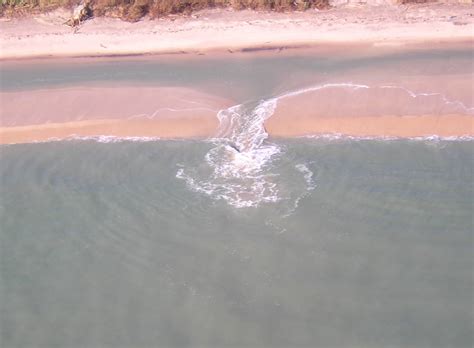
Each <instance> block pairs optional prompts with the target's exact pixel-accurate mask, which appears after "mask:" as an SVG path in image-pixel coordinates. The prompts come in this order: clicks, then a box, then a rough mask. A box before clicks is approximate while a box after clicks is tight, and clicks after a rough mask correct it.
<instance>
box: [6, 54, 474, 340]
mask: <svg viewBox="0 0 474 348" xmlns="http://www.w3.org/2000/svg"><path fill="white" fill-rule="evenodd" d="M426 54H427V53H426ZM426 54H425V56H423V57H422V58H420V57H419V55H406V56H395V57H393V56H392V57H385V58H384V60H383V63H380V64H381V65H382V67H381V68H380V70H379V72H378V73H377V74H381V75H380V76H381V77H383V78H387V76H389V75H390V74H392V75H393V74H394V73H395V72H396V71H397V66H404V67H406V66H407V64H409V63H410V62H411V63H413V64H412V70H411V71H410V72H409V74H411V75H413V76H414V75H416V74H417V73H419V74H422V73H427V71H428V70H430V69H431V70H430V71H431V73H433V74H434V73H436V71H435V70H436V69H434V67H438V68H439V67H440V65H443V66H445V67H446V68H449V69H451V70H449V71H450V73H453V74H455V73H456V74H462V73H466V72H467V73H471V72H470V70H469V69H471V68H470V67H469V66H466V65H462V64H461V65H460V64H459V63H460V62H465V61H466V59H467V58H466V54H464V55H461V56H457V54H458V53H456V54H453V55H451V56H450V55H449V52H448V53H446V52H445V53H443V54H441V53H439V52H438V53H436V52H435V53H433V52H432V53H431V55H428V57H427V56H426ZM438 56H440V57H441V58H440V57H438ZM437 57H438V58H437ZM446 57H451V58H452V59H446ZM266 59H267V58H266ZM292 59H296V58H292ZM318 59H319V58H318ZM318 59H315V61H314V62H312V63H311V64H312V66H313V67H312V68H311V67H308V66H310V65H311V64H309V62H311V60H310V59H309V58H308V57H306V60H304V62H305V64H306V65H305V64H303V63H301V64H303V65H304V66H303V67H302V66H301V65H298V64H297V63H295V60H291V59H290V60H287V61H286V63H285V61H284V60H282V61H281V62H280V61H275V62H277V63H275V65H274V66H273V68H272V66H268V64H269V63H268V61H267V62H266V63H265V64H267V65H265V64H264V63H262V62H263V61H262V60H256V61H255V62H253V63H252V62H250V61H247V63H242V64H243V65H241V66H240V68H241V71H243V73H242V74H241V77H242V79H241V80H239V79H236V80H233V79H231V78H230V77H229V76H234V75H236V76H237V75H239V74H238V73H236V69H237V70H238V68H239V65H237V66H236V65H235V64H237V62H236V61H234V62H232V64H233V66H232V67H230V66H227V65H226V63H225V62H220V63H219V64H221V65H220V67H221V68H222V69H224V67H226V68H225V69H227V70H228V73H226V74H228V75H225V74H224V76H221V75H219V74H220V73H216V75H215V76H214V77H212V79H211V80H212V83H209V84H208V88H209V89H213V88H215V86H221V87H222V86H232V85H233V84H235V85H236V87H235V89H232V88H231V87H229V89H230V92H229V91H228V90H226V91H225V92H223V93H224V94H225V93H235V94H234V95H235V96H240V98H242V100H247V99H248V97H249V95H254V97H255V98H254V100H253V101H251V102H249V103H245V104H244V105H236V106H235V107H234V108H229V109H227V110H223V111H222V112H221V113H220V115H219V117H220V120H221V128H220V131H221V134H220V137H217V138H216V139H212V140H174V141H165V140H155V141H119V140H118V139H111V138H106V137H102V138H99V139H98V140H100V141H97V139H96V140H90V139H89V140H77V139H76V140H70V141H58V142H49V143H48V142H47V143H37V144H16V145H4V146H1V147H0V156H1V157H0V158H1V166H0V180H1V183H0V189H1V191H0V192H1V202H0V226H1V233H0V260H1V263H0V266H1V268H0V272H1V273H0V306H1V311H0V312H1V315H0V339H1V340H0V343H1V346H2V347H7V348H10V347H73V348H76V347H77V348H79V347H81V348H82V347H87V348H89V347H91V348H92V347H94V348H95V347H139V348H141V347H226V346H232V347H443V348H444V347H471V346H472V345H473V328H472V322H473V319H474V315H473V309H472V294H473V290H474V284H473V258H472V247H473V218H472V213H473V197H474V192H473V190H474V188H473V185H472V182H473V169H474V158H473V150H474V142H472V140H466V139H464V140H462V139H457V140H455V141H452V140H446V139H444V140H443V139H436V138H431V139H418V140H396V139H395V140H381V139H379V140H377V139H350V138H347V137H346V138H344V137H342V138H341V137H335V136H332V137H319V138H298V139H286V140H284V139H272V138H268V137H267V134H266V132H265V129H264V128H263V120H264V119H265V118H267V117H271V112H272V107H274V103H276V102H277V101H275V99H271V98H270V99H264V100H260V97H262V96H267V95H270V96H272V97H277V98H279V97H278V96H279V95H281V93H283V92H288V90H289V89H284V88H283V87H282V86H283V85H282V84H281V81H283V80H284V79H285V78H286V79H288V80H292V76H295V75H292V74H296V75H298V78H295V79H294V80H293V84H294V87H297V88H303V87H305V86H308V84H307V82H308V81H307V80H305V79H301V76H303V75H305V74H306V71H307V70H305V69H309V70H311V69H312V70H311V71H312V72H313V73H317V72H318V71H319V70H318V69H322V70H324V69H326V68H327V67H328V66H330V65H331V64H332V65H334V66H336V65H337V64H336V63H335V62H333V63H329V62H327V61H326V60H323V59H322V58H321V59H319V60H318ZM374 59H375V58H374ZM374 59H372V60H370V59H368V58H367V60H366V63H364V64H372V63H373V61H374ZM377 59H382V58H377ZM423 59H425V60H429V61H430V63H432V64H431V65H429V66H428V65H427V64H422V62H423ZM300 62H301V61H300ZM420 62H421V63H420ZM117 64H118V63H117ZM127 64H132V63H127ZM133 64H135V67H136V69H143V70H144V71H146V69H147V66H146V65H145V66H143V65H141V63H139V62H135V63H133ZM149 64H151V63H149ZM201 64H204V63H201ZM245 64H247V65H245ZM252 64H254V65H252ZM255 64H256V65H255ZM308 64H309V65H308ZM341 64H342V63H341ZM347 64H349V59H347V61H346V65H343V66H344V67H339V68H336V67H335V68H334V69H335V70H337V72H334V74H335V75H334V76H336V75H337V76H338V79H337V82H339V83H340V82H341V81H340V77H341V76H344V74H345V72H346V71H347V69H349V68H348V67H347ZM354 64H355V65H354V69H356V70H357V69H362V68H363V65H364V64H362V63H360V65H357V64H359V63H354ZM436 64H438V65H436ZM158 65H159V64H158ZM332 65H331V66H332ZM155 66H156V64H155ZM210 66H211V65H209V67H210ZM249 66H250V67H252V68H251V69H250V68H249ZM284 66H286V67H287V70H288V71H289V70H291V71H292V74H290V75H291V76H290V75H285V76H280V74H279V73H278V69H277V68H281V67H284ZM315 66H316V68H315ZM321 66H323V68H321ZM44 67H45V65H43V68H41V67H39V68H38V70H32V71H29V72H27V73H25V76H23V75H21V76H19V77H18V78H15V77H13V74H12V75H8V73H9V71H11V70H8V69H9V68H4V71H3V72H4V74H3V77H4V78H2V81H3V89H4V90H12V89H22V88H39V87H40V86H43V87H45V86H46V87H51V86H53V85H54V83H53V82H51V81H56V80H57V79H56V77H55V76H56V75H55V74H57V73H58V71H60V70H55V69H52V68H51V70H49V72H48V71H46V70H44ZM128 67H129V68H130V66H128ZM264 67H266V68H264ZM102 68H103V67H98V66H94V65H89V66H88V67H85V66H79V67H78V69H79V70H74V68H73V67H69V70H64V71H63V72H62V75H61V73H60V74H59V75H60V76H62V77H61V78H62V82H61V83H66V82H64V81H66V80H67V83H66V84H76V83H79V82H80V83H83V82H84V81H89V82H90V81H91V80H94V79H93V78H91V77H90V76H93V73H92V72H93V71H95V70H94V69H99V70H101V69H102ZM148 68H149V66H148ZM42 69H43V70H42ZM81 69H82V70H81ZM88 69H89V70H88ZM110 69H113V68H110ZM130 69H131V70H127V69H125V70H124V71H125V72H123V74H127V73H128V74H130V75H129V76H128V77H127V81H141V76H142V75H140V74H138V75H136V74H134V73H133V71H134V70H133V69H132V68H130ZM167 69H170V71H168V74H169V75H170V76H171V75H172V72H173V71H179V69H178V68H176V69H178V70H173V69H172V68H170V66H169V65H168V66H167ZM209 69H210V68H209ZM222 69H221V70H218V71H220V72H222V71H223V70H222ZM248 69H250V70H252V69H254V70H255V71H266V72H265V74H267V75H266V76H267V77H268V78H267V79H265V81H264V82H262V75H259V74H256V75H255V76H253V77H252V74H251V73H250V72H249V70H248ZM259 69H260V70H259ZM265 69H266V70H265ZM272 69H273V70H272ZM86 70H87V71H89V72H90V74H91V75H87V72H86ZM152 70H153V69H152ZM163 71H167V70H166V69H164V70H163ZM189 71H190V70H189ZM389 71H391V73H390V74H389ZM28 74H30V75H32V74H33V75H34V74H37V75H35V76H40V77H38V78H40V79H42V81H43V82H42V83H43V84H36V83H37V82H31V81H36V80H35V79H28V78H27V76H28ZM84 74H85V75H84ZM163 74H164V72H163ZM232 74H234V75H232ZM387 74H388V75H387ZM112 75H113V74H112ZM112 75H107V76H109V77H107V79H110V80H114V81H115V79H116V78H117V77H116V76H115V77H114V76H112ZM188 75H189V74H188ZM71 76H80V79H82V80H81V81H78V80H74V79H72V78H71ZM87 76H89V78H87ZM156 76H158V75H156ZM156 76H155V78H156V79H157V80H156V81H158V82H159V83H165V82H166V81H165V82H163V80H161V78H162V76H161V75H160V76H161V77H160V78H158V77H156ZM180 76H181V75H180ZM331 76H332V75H331ZM331 76H329V77H328V76H326V75H325V76H324V78H323V77H321V80H324V81H326V82H327V81H332V80H331ZM30 77H31V76H30ZM223 77H226V78H225V79H224V78H223ZM270 77H272V78H270ZM202 78H203V79H204V78H207V77H206V76H205V74H204V73H203V74H202ZM55 79H56V80H55ZM68 79H69V80H68ZM107 79H103V80H104V81H105V80H107ZM219 79H222V80H223V82H222V84H221V85H219V83H218V81H219ZM117 80H120V79H117ZM178 80H179V79H178ZM244 80H245V81H244ZM303 80H304V81H303ZM156 81H155V82H153V83H158V82H156ZM186 81H188V82H186V83H184V82H182V81H178V82H179V84H180V85H181V84H184V85H186V84H187V83H189V84H192V81H193V79H192V78H190V77H188V78H187V80H186ZM216 81H217V82H216ZM252 81H253V82H252ZM298 81H300V82H299V84H298V83H297V82H298ZM178 82H176V83H177V84H178ZM303 82H304V83H303ZM30 83H31V84H30ZM351 83H353V84H352V85H351V86H349V87H348V86H338V88H339V87H341V88H349V90H351V91H352V90H356V91H357V90H359V89H364V88H365V87H357V86H356V85H355V84H356V83H357V81H351ZM212 86H214V87H212ZM242 86H244V87H245V86H255V87H254V88H253V89H251V90H250V91H249V90H247V89H246V88H242ZM397 88H400V87H397ZM232 91H233V92H232ZM257 91H258V93H261V94H256V93H257ZM299 91H300V92H301V90H299ZM300 92H298V93H300ZM417 93H421V92H420V91H418V92H417ZM407 95H408V96H410V94H409V93H407ZM424 97H425V96H424V95H421V94H420V95H417V96H415V97H413V98H415V99H416V98H418V99H419V100H421V102H426V99H423V98H424ZM430 97H436V98H438V97H440V95H438V94H437V95H430ZM418 99H417V100H418ZM438 99H439V100H441V101H443V102H446V103H448V102H450V101H451V100H447V99H446V98H445V100H443V99H442V98H438ZM446 100H447V101H446ZM453 105H454V106H452V107H455V108H459V105H460V104H453ZM462 105H463V106H464V107H465V109H466V110H467V109H468V108H472V104H469V100H467V101H466V100H463V104H462ZM468 111H469V110H467V111H466V112H468ZM101 141H103V142H101Z"/></svg>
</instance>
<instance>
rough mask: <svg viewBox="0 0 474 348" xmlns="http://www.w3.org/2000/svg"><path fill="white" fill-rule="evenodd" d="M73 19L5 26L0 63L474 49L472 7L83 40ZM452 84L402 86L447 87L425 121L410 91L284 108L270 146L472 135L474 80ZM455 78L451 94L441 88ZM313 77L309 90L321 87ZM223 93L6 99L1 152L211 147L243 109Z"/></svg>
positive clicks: (56, 93) (323, 97) (112, 91)
mask: <svg viewBox="0 0 474 348" xmlns="http://www.w3.org/2000/svg"><path fill="white" fill-rule="evenodd" d="M68 15H69V13H68V12H67V11H64V10H57V11H55V12H53V13H49V14H43V15H38V16H36V17H33V18H23V19H11V20H5V19H3V20H2V21H0V32H1V34H0V45H1V50H0V61H3V62H2V63H1V64H4V66H9V65H16V64H19V66H20V67H21V64H28V66H34V65H35V64H42V63H45V62H51V61H54V58H60V59H59V60H58V62H62V61H64V59H66V62H69V63H68V64H70V63H74V60H75V59H76V60H78V61H82V60H84V59H86V60H91V62H93V61H94V60H97V59H122V58H120V57H117V58H111V57H115V56H123V55H125V58H127V57H129V56H127V55H137V56H134V59H142V58H146V59H153V56H152V55H151V54H162V55H161V56H160V57H162V58H163V57H164V58H165V59H170V60H177V59H182V60H183V61H186V60H188V59H189V58H192V57H201V56H204V57H206V59H207V57H209V59H212V58H213V57H220V58H222V59H225V57H226V56H227V57H234V58H235V57H239V56H242V57H247V58H248V57H253V56H257V55H267V56H275V55H276V54H279V55H281V56H283V55H285V54H286V53H287V52H292V53H291V54H293V55H294V54H297V52H304V51H307V50H314V51H315V52H316V51H317V52H319V53H321V52H323V53H324V54H328V52H329V55H330V54H334V55H336V56H337V55H338V54H340V53H341V52H349V51H350V52H351V54H352V55H354V56H360V57H363V56H365V55H370V54H373V53H374V52H376V53H377V54H388V53H393V52H404V51H405V50H415V51H416V50H421V49H427V48H430V47H464V48H466V47H472V42H473V39H474V38H473V34H472V33H473V32H474V10H473V7H472V5H462V4H451V5H449V4H431V5H411V6H402V5H400V6H392V7H390V6H380V7H355V8H354V7H351V8H349V7H346V8H334V9H330V10H327V11H316V10H312V11H307V12H303V13H301V12H297V13H258V12H252V11H240V12H238V11H237V12H234V11H230V10H206V11H201V12H197V13H196V14H193V15H192V16H191V17H183V16H177V17H172V18H167V19H162V20H153V21H152V20H148V19H145V20H142V21H140V22H138V23H126V22H122V21H120V20H116V19H111V18H95V19H91V20H88V21H86V22H85V23H84V24H82V25H81V26H80V27H79V28H76V29H71V28H69V27H67V26H65V25H64V24H63V23H64V19H65V18H67V16H68ZM280 52H282V53H280ZM295 52H296V53H295ZM147 57H148V58H147ZM167 57H168V58H167ZM39 58H43V59H39ZM129 58H130V57H129ZM61 59H62V60H61ZM67 59H69V60H67ZM449 74H450V73H449V72H446V73H444V72H442V73H441V74H440V75H439V76H436V75H431V76H414V77H413V76H408V75H407V76H402V77H400V79H401V80H403V83H404V84H405V85H407V86H409V87H410V86H413V90H414V91H416V90H419V91H423V90H427V89H426V88H428V90H429V86H432V85H436V86H439V89H440V91H441V92H439V93H436V95H435V96H434V97H435V98H432V99H429V100H428V99H427V100H426V102H427V103H430V105H435V107H436V110H441V111H439V112H438V111H436V112H435V113H431V112H426V110H424V109H423V108H421V109H420V107H418V106H415V108H414V109H415V110H418V111H417V112H415V113H413V112H411V111H406V110H405V109H404V108H403V106H407V105H408V106H410V104H411V103H413V102H414V101H415V99H416V102H418V101H420V98H414V96H415V97H417V95H410V93H413V92H410V91H408V90H402V89H399V90H393V91H391V90H390V91H388V90H380V91H378V92H377V93H375V92H374V93H375V94H373V95H363V94H361V95H358V96H357V98H354V100H359V102H356V103H353V102H342V101H343V100H346V99H347V95H345V94H344V93H342V92H340V91H327V93H326V92H325V93H319V94H314V93H305V94H304V95H298V96H294V97H291V98H283V99H281V100H279V101H278V106H277V108H276V110H275V113H274V115H273V116H272V117H271V118H270V119H269V120H267V121H266V123H265V127H266V129H267V131H268V133H269V134H270V136H277V137H287V136H301V135H315V134H328V133H330V134H334V133H336V134H345V135H351V136H393V137H419V136H431V135H438V136H446V137H451V136H474V130H473V117H474V116H473V114H472V107H471V104H472V74H469V75H459V74H451V75H449ZM366 75H367V74H366V73H365V72H361V73H360V76H355V75H354V76H355V77H357V78H359V77H361V76H362V78H365V77H364V76H366ZM448 75H449V76H448ZM447 77H449V81H450V83H449V85H446V84H445V83H444V82H443V81H444V80H443V79H444V78H447ZM307 78H308V81H311V78H312V77H311V76H308V77H307ZM348 78H349V77H348ZM395 80H396V77H394V82H397V81H395ZM367 83H369V82H367ZM370 83H373V81H370ZM385 87H387V86H385ZM388 87H389V88H391V87H390V86H388ZM422 87H423V88H422ZM425 87H426V88H425ZM410 88H411V87H410ZM388 92H390V94H387V93H388ZM371 93H372V92H371ZM217 94H218V95H216V94H213V93H211V92H210V91H209V90H205V89H203V90H201V89H200V88H199V86H196V88H195V89H194V88H188V87H176V86H175V87H172V86H161V87H157V86H146V85H145V86H139V85H137V86H128V85H125V86H120V87H117V86H95V85H90V84H88V85H84V86H74V87H57V88H48V89H31V90H21V91H15V90H12V91H2V92H0V100H1V102H2V107H1V109H0V143H25V142H34V141H45V140H48V139H63V138H68V137H71V136H87V137H89V136H93V137H96V136H102V135H105V136H117V137H140V136H142V137H159V138H187V137H196V138H206V137H212V136H215V135H216V132H217V128H218V125H219V124H218V120H217V117H216V115H217V113H218V112H219V110H222V109H226V108H228V107H230V106H232V105H235V104H236V103H237V101H235V100H232V98H226V97H225V96H224V95H225V93H224V94H222V93H217ZM453 96H454V97H453ZM344 98H346V99H344ZM453 98H454V99H453ZM455 98H461V99H462V100H461V101H459V100H457V101H456V102H455V103H458V104H459V103H460V104H459V105H461V106H462V108H457V109H456V108H454V109H453V108H451V109H449V108H448V109H446V110H445V106H443V105H441V104H440V105H437V106H436V103H438V104H439V103H441V102H442V103H444V104H450V103H451V104H453V102H452V100H455ZM435 99H436V100H435ZM381 101H385V102H381ZM433 103H434V104H433ZM455 103H454V104H455ZM420 105H423V103H421V104H420ZM463 108H464V109H463ZM408 109H409V108H408Z"/></svg>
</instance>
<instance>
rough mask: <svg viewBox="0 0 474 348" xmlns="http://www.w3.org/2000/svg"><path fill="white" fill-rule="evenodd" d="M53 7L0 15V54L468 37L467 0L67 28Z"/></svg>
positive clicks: (206, 13)
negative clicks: (39, 11)
mask: <svg viewBox="0 0 474 348" xmlns="http://www.w3.org/2000/svg"><path fill="white" fill-rule="evenodd" d="M68 15H69V13H68V12H67V11H65V10H57V11H54V12H51V13H46V14H41V15H37V16H33V17H28V18H23V19H11V20H2V21H0V33H1V34H0V47H1V50H0V61H12V60H22V59H38V58H46V59H47V58H54V57H58V58H59V57H62V58H66V57H90V58H92V57H105V58H107V57H108V58H112V57H137V56H142V55H143V56H147V55H157V54H168V55H175V56H185V55H189V54H192V55H194V54H196V55H205V54H233V53H242V54H249V53H252V54H254V53H257V52H260V53H262V52H265V51H275V50H276V51H281V50H287V49H305V48H311V47H318V46H328V45H336V46H340V47H343V46H350V45H354V44H356V45H366V46H368V47H377V48H386V49H388V50H390V49H395V50H396V49H397V48H403V47H405V46H410V45H412V46H413V45H418V44H423V45H432V44H439V43H457V42H465V43H471V44H472V43H473V42H474V35H473V34H472V33H473V32H474V16H473V15H474V10H473V7H472V5H463V4H428V5H427V4H421V5H411V6H403V5H398V6H377V7H371V6H363V7H337V8H331V9H329V10H322V11H318V10H308V11H306V12H290V13H275V12H271V13H270V12H258V11H249V10H243V11H230V10H225V9H213V10H203V11H199V12H196V13H195V14H193V15H192V16H191V17H183V16H180V17H177V18H175V17H173V18H165V19H160V20H149V19H144V20H141V21H139V22H136V23H129V22H123V21H121V20H118V19H113V18H93V19H91V20H88V21H86V22H84V23H83V24H82V25H81V26H80V27H78V28H75V29H72V28H70V27H67V26H66V25H64V24H63V23H64V18H66V17H67V16H68Z"/></svg>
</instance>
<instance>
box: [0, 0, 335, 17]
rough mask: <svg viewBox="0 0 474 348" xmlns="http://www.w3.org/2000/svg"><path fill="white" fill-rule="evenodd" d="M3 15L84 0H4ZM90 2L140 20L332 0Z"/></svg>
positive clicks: (98, 10)
mask: <svg viewBox="0 0 474 348" xmlns="http://www.w3.org/2000/svg"><path fill="white" fill-rule="evenodd" d="M0 1H1V5H0V15H9V16H14V15H22V14H25V13H30V12H45V11H49V10H52V9H55V8H58V7H68V8H69V7H72V6H76V5H78V4H79V3H81V1H80V0H0ZM83 3H87V4H88V6H89V8H90V10H91V14H92V15H93V16H112V17H119V18H122V19H125V20H129V21H136V20H139V19H140V18H141V17H143V16H145V15H149V16H150V17H152V18H157V17H163V16H167V15H170V14H180V13H184V14H190V13H192V12H193V11H197V10H202V9H205V8H214V7H222V8H226V7H227V8H228V7H230V8H234V9H237V10H241V9H246V8H248V9H254V10H272V11H293V10H301V11H302V10H307V9H310V8H325V7H328V6H329V0H89V1H87V0H86V1H85V2H83Z"/></svg>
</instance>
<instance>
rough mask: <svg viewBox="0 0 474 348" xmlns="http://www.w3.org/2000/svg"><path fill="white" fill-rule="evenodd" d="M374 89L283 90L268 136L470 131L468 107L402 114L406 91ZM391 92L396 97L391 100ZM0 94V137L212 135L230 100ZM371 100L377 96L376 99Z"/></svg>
mask: <svg viewBox="0 0 474 348" xmlns="http://www.w3.org/2000/svg"><path fill="white" fill-rule="evenodd" d="M382 91H385V93H389V92H390V93H391V94H390V95H387V94H386V95H385V99H384V98H383V95H380V94H377V93H375V94H374V95H372V96H365V98H361V95H359V96H357V95H354V93H356V92H354V91H351V90H349V91H347V90H335V89H328V90H327V91H318V93H317V94H316V93H315V92H313V93H303V94H300V95H297V96H292V97H284V98H281V99H280V100H279V101H278V104H277V108H276V110H275V112H274V114H273V115H272V117H270V118H269V119H268V120H267V121H266V123H265V127H266V130H267V131H268V133H269V134H270V136H276V137H289V136H302V135H318V134H343V135H350V136H364V137H365V136H373V137H421V136H431V135H437V136H442V137H455V136H474V128H473V121H474V116H473V115H472V112H469V111H465V112H454V111H453V110H456V109H458V108H457V106H456V105H455V107H454V108H451V109H450V108H448V109H446V110H445V112H444V113H443V112H442V109H441V106H438V107H437V108H436V109H437V110H438V112H437V113H431V114H427V113H423V109H420V110H418V113H417V114H414V113H412V114H410V113H407V112H404V109H403V106H407V105H408V104H409V102H410V99H413V98H412V97H411V96H410V95H407V93H406V92H404V91H402V92H403V93H400V92H399V91H397V90H395V91H392V90H391V89H386V90H382ZM363 92H365V90H362V92H359V93H363ZM379 92H380V91H379ZM393 92H395V94H394V93H393ZM348 93H349V95H350V96H351V97H352V98H354V100H353V101H352V102H350V100H345V99H344V98H347V97H348V95H347V94H348ZM396 95H398V99H393V98H394V96H396ZM0 96H1V100H2V108H1V114H0V116H1V117H0V125H1V127H0V143H4V144H5V143H7V144H8V143H29V142H36V141H46V140H53V139H65V138H70V137H99V136H115V137H159V138H206V137H212V136H215V135H216V133H217V128H218V125H219V124H218V119H217V117H216V115H217V113H218V111H219V110H221V109H224V108H228V107H230V106H232V105H234V104H235V102H233V101H232V100H227V99H224V98H222V97H217V96H212V95H209V94H206V93H203V92H199V91H195V90H191V89H187V88H177V87H146V86H141V87H138V86H135V87H120V88H114V87H98V86H95V87H89V88H86V87H75V88H73V87H70V88H58V89H48V90H31V91H16V92H2V93H1V94H0ZM357 97H358V98H357ZM368 98H369V99H368ZM370 98H372V99H370ZM438 99H439V98H438ZM323 100H326V102H325V103H323V102H322V101H323ZM356 100H359V105H358V103H357V102H355V101H356ZM377 100H385V102H384V103H380V102H379V103H378V104H377V103H376V101H377ZM388 100H390V102H389V101H388ZM431 102H432V103H433V101H431ZM421 104H423V103H421ZM408 106H409V105H408ZM435 106H436V105H435ZM409 109H410V108H408V109H407V110H409ZM411 109H412V110H416V108H414V107H411ZM440 110H441V111H440Z"/></svg>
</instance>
